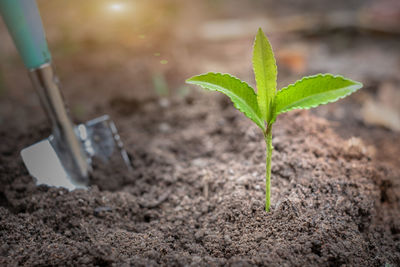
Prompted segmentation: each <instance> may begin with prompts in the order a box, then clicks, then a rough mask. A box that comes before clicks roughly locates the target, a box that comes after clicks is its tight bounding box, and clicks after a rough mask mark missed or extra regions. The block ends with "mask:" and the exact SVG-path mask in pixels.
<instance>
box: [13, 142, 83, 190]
mask: <svg viewBox="0 0 400 267" xmlns="http://www.w3.org/2000/svg"><path fill="white" fill-rule="evenodd" d="M21 157H22V160H23V162H24V164H25V166H26V168H27V169H28V171H29V173H30V174H31V175H32V176H33V177H34V178H35V179H36V184H37V185H41V184H44V185H48V186H54V187H64V188H67V189H68V190H74V189H77V188H84V186H83V185H80V184H76V183H73V182H72V180H71V179H70V176H69V175H68V173H67V171H66V170H65V168H64V166H63V165H62V164H61V161H60V158H59V157H58V155H57V152H56V150H55V149H54V147H53V145H52V144H51V142H50V140H49V138H47V139H44V140H42V141H40V142H38V143H36V144H33V145H31V146H29V147H27V148H24V149H23V150H22V151H21Z"/></svg>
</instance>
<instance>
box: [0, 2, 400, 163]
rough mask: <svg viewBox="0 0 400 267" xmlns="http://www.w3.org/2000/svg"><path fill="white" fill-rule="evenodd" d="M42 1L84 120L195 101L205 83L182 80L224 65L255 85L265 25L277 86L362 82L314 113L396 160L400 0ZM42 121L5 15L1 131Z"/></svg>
mask: <svg viewBox="0 0 400 267" xmlns="http://www.w3.org/2000/svg"><path fill="white" fill-rule="evenodd" d="M37 2H38V4H39V7H40V11H41V15H42V19H43V23H44V27H45V31H46V33H47V39H48V42H49V47H50V50H51V52H52V54H53V60H54V63H55V66H56V67H57V72H58V75H59V77H60V79H61V81H62V84H63V94H64V96H65V98H66V101H67V102H68V103H69V106H70V109H71V113H72V116H73V117H74V119H75V120H77V121H86V120H89V119H90V118H93V117H96V116H99V115H101V114H104V113H107V112H110V113H112V114H113V112H114V113H115V112H116V111H117V113H118V114H129V112H130V111H131V110H134V109H135V107H136V106H138V105H140V104H141V103H143V102H146V101H148V100H149V99H154V98H160V99H162V100H163V101H164V102H163V103H164V104H165V105H168V103H169V102H168V100H169V99H182V101H184V100H185V99H186V100H187V99H190V97H191V96H192V95H193V94H194V93H195V94H201V93H199V92H198V91H197V89H192V88H190V87H187V86H186V85H185V84H184V80H185V79H186V78H188V77H190V76H192V75H195V74H198V73H201V72H208V71H217V72H229V73H232V74H234V75H235V76H238V77H240V78H241V79H243V80H246V81H248V82H249V83H250V84H251V85H255V81H254V78H253V72H252V68H251V54H252V43H253V40H254V36H255V34H256V31H257V28H258V27H262V29H263V30H264V32H265V33H266V34H267V36H268V37H269V39H270V41H271V43H272V46H273V49H274V52H275V55H276V57H277V64H278V85H279V88H281V87H283V86H286V85H287V84H288V83H292V82H294V81H295V80H297V79H300V78H301V77H302V76H304V75H310V74H316V73H324V72H331V73H334V74H341V75H344V76H346V77H349V78H352V79H355V80H358V81H361V82H363V83H364V89H362V90H361V91H359V92H357V93H356V94H354V95H352V96H351V97H349V98H346V99H344V100H341V101H339V102H337V103H334V104H329V105H326V106H323V107H319V108H318V109H314V110H312V111H311V112H312V113H313V114H315V115H317V116H321V117H324V118H326V119H328V120H330V121H332V125H333V127H334V130H335V131H336V132H337V133H338V134H339V135H341V136H343V137H344V138H346V139H348V138H350V137H355V138H354V139H352V140H354V142H363V143H365V144H366V145H368V146H369V147H370V148H371V150H373V154H374V155H375V157H376V158H377V159H378V160H381V161H386V162H388V164H392V165H393V166H396V167H397V166H400V144H399V143H400V138H399V137H400V1H398V0H375V1H372V0H371V1H362V0H336V1H331V0H324V1H322V0H308V1H298V0H283V1H272V0H241V1H234V0H196V1H194V0H146V1H145V0H107V1H106V0H85V1H81V0H69V1H64V0H38V1H37ZM192 98H193V96H192ZM114 119H115V120H116V122H117V125H118V118H114ZM38 125H39V126H40V127H38ZM43 125H47V121H46V118H45V116H44V113H43V112H42V109H41V107H40V103H39V99H38V97H37V95H36V93H35V91H34V90H33V88H32V87H31V84H30V81H29V79H28V76H27V73H26V70H25V68H24V66H23V64H22V61H21V60H20V58H19V56H18V54H17V52H16V49H15V47H14V45H13V43H12V40H11V38H10V36H9V35H8V33H7V30H6V28H5V26H4V24H3V22H2V21H1V20H0V129H2V132H5V131H7V132H13V131H14V132H16V134H17V133H29V132H30V131H35V130H36V129H46V127H48V125H47V126H43ZM124 134H125V135H127V134H129V132H125V133H123V135H124ZM47 135H48V133H47ZM44 136H46V134H44ZM0 138H1V136H0Z"/></svg>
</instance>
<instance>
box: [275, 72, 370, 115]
mask: <svg viewBox="0 0 400 267" xmlns="http://www.w3.org/2000/svg"><path fill="white" fill-rule="evenodd" d="M362 86H363V85H362V83H359V82H356V81H353V80H350V79H346V78H344V77H342V76H333V75H332V74H318V75H313V76H309V77H304V78H303V79H301V80H300V81H297V82H295V83H294V84H291V85H289V86H288V87H285V88H283V89H282V90H280V91H278V93H277V95H276V100H275V101H276V102H275V103H276V115H278V114H280V113H283V112H287V111H289V110H292V109H309V108H314V107H317V106H319V105H322V104H327V103H330V102H335V101H336V100H338V99H340V98H344V97H346V96H348V95H350V94H351V93H354V92H355V91H357V90H358V89H360V88H361V87H362Z"/></svg>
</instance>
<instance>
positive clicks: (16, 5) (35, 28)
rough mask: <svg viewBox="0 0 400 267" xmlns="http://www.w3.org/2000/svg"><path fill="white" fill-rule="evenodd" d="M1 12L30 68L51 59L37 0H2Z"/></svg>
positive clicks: (0, 3)
mask: <svg viewBox="0 0 400 267" xmlns="http://www.w3.org/2000/svg"><path fill="white" fill-rule="evenodd" d="M0 14H1V15H2V17H3V20H4V22H5V24H6V26H7V28H8V31H9V33H10V35H11V37H12V38H13V40H14V43H15V46H16V47H17V49H18V52H19V54H20V56H21V57H22V60H23V62H24V64H25V66H26V67H27V68H28V69H35V68H38V67H39V66H41V65H43V64H45V63H48V62H50V61H51V55H50V51H49V49H48V47H47V42H46V37H45V33H44V30H43V25H42V21H41V18H40V14H39V10H38V7H37V5H36V1H35V0H0Z"/></svg>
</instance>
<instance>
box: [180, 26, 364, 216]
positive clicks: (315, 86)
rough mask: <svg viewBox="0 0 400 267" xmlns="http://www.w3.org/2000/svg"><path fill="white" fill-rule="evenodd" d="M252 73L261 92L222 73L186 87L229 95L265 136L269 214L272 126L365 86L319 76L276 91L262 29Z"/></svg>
mask: <svg viewBox="0 0 400 267" xmlns="http://www.w3.org/2000/svg"><path fill="white" fill-rule="evenodd" d="M253 70H254V76H255V79H256V84H257V88H258V91H257V93H255V91H254V89H253V88H251V87H250V86H249V85H248V84H247V83H246V82H244V81H241V80H240V79H238V78H236V77H234V76H232V75H230V74H222V73H212V72H210V73H207V74H202V75H198V76H194V77H192V78H190V79H188V80H186V82H187V83H190V84H195V85H199V86H201V87H203V88H205V89H208V90H210V91H218V92H221V93H224V94H225V95H227V96H228V97H229V98H230V99H231V100H232V102H233V104H234V106H235V107H236V108H237V109H239V110H240V111H241V112H243V113H244V115H246V116H247V117H248V118H249V119H251V120H252V121H253V122H254V123H255V124H257V126H258V127H260V129H261V130H262V132H263V134H264V140H265V144H266V152H267V157H266V188H265V189H266V190H265V210H266V211H269V210H270V204H271V203H270V197H271V189H270V188H271V156H272V150H273V147H272V125H273V124H274V122H275V120H276V117H277V115H279V114H281V113H285V112H287V111H290V110H293V109H309V108H314V107H317V106H319V105H322V104H327V103H330V102H335V101H336V100H338V99H340V98H344V97H346V96H348V95H350V94H352V93H354V92H355V91H357V90H358V89H360V88H361V87H362V84H361V83H359V82H356V81H353V80H350V79H346V78H344V77H342V76H334V75H332V74H329V73H327V74H317V75H313V76H308V77H303V78H302V79H301V80H299V81H296V82H295V83H294V84H290V85H289V86H287V87H285V88H282V89H281V90H279V91H277V88H276V79H277V67H276V62H275V57H274V54H273V52H272V48H271V44H270V43H269V41H268V39H267V37H266V36H265V35H264V33H263V31H262V30H261V28H260V29H259V30H258V33H257V36H256V39H255V41H254V48H253Z"/></svg>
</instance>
